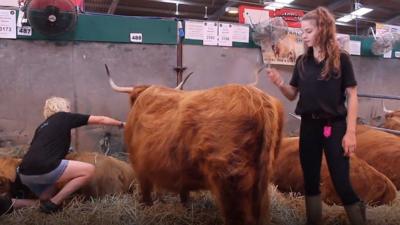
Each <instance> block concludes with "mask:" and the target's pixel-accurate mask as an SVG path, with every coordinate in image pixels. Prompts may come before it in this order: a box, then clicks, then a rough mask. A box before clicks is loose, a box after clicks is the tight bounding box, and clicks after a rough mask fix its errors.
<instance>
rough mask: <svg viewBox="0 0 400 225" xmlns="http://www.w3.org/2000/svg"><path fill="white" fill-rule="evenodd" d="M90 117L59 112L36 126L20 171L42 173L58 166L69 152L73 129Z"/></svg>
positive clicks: (26, 173) (23, 172)
mask: <svg viewBox="0 0 400 225" xmlns="http://www.w3.org/2000/svg"><path fill="white" fill-rule="evenodd" d="M88 119H89V115H83V114H77V113H67V112H58V113H55V114H53V115H51V116H50V117H49V118H47V119H46V120H45V121H44V122H43V123H42V124H40V126H39V127H38V128H36V131H35V135H34V137H33V139H32V142H31V145H30V147H29V150H28V152H27V153H26V155H25V156H24V158H23V159H22V163H21V165H20V166H19V172H20V173H22V174H24V175H40V174H45V173H48V172H50V171H52V170H54V169H55V168H57V166H58V165H59V164H60V162H61V160H62V159H64V157H65V156H66V155H67V153H68V150H69V147H70V142H71V129H73V128H76V127H80V126H83V125H86V124H87V123H88Z"/></svg>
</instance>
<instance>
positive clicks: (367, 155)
mask: <svg viewBox="0 0 400 225" xmlns="http://www.w3.org/2000/svg"><path fill="white" fill-rule="evenodd" d="M355 153H356V155H357V156H358V157H359V158H361V159H363V160H365V161H366V162H367V163H368V164H370V165H371V166H373V167H374V168H375V169H377V170H378V171H379V172H381V173H383V174H385V175H386V176H387V177H388V178H389V179H390V180H391V181H392V182H393V183H394V185H395V186H396V188H397V189H400V172H399V171H400V166H399V160H400V137H398V136H396V135H393V134H389V133H386V132H383V131H379V130H374V129H371V128H368V127H366V126H363V125H359V126H357V149H356V151H355Z"/></svg>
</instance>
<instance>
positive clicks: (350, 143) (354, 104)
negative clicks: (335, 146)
mask: <svg viewBox="0 0 400 225" xmlns="http://www.w3.org/2000/svg"><path fill="white" fill-rule="evenodd" d="M346 93H347V98H348V100H347V129H346V134H345V135H344V137H343V141H342V146H343V149H344V151H345V155H350V154H351V153H353V152H354V151H355V149H356V126H357V113H358V97H357V87H356V86H354V87H348V88H346Z"/></svg>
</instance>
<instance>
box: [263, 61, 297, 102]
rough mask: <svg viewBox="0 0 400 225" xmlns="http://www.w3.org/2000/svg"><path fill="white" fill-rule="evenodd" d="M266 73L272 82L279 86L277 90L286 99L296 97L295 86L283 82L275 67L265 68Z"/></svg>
mask: <svg viewBox="0 0 400 225" xmlns="http://www.w3.org/2000/svg"><path fill="white" fill-rule="evenodd" d="M267 75H268V77H269V79H270V80H271V81H272V83H273V84H275V85H276V86H277V87H278V88H279V90H280V91H281V92H282V94H283V95H284V96H285V97H286V98H287V99H289V100H290V101H293V100H295V99H296V97H297V94H298V90H297V88H296V87H293V86H292V85H289V84H285V81H284V80H283V79H282V77H281V75H280V74H279V72H278V71H277V70H276V69H273V68H272V69H267Z"/></svg>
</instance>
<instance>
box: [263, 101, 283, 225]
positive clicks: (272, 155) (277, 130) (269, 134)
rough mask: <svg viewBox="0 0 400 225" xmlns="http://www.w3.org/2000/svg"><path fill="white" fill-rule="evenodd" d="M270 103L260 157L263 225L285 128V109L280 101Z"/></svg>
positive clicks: (267, 219)
mask: <svg viewBox="0 0 400 225" xmlns="http://www.w3.org/2000/svg"><path fill="white" fill-rule="evenodd" d="M267 102H268V103H269V107H264V108H267V109H268V110H265V111H264V112H263V114H264V115H265V118H264V128H263V144H262V149H261V153H260V157H259V163H258V165H259V166H258V168H259V173H260V174H259V180H258V193H260V200H261V202H260V206H261V207H260V212H259V215H260V217H261V220H260V221H261V224H266V223H268V221H269V214H268V212H269V205H270V202H269V194H268V184H269V180H270V179H271V176H272V175H273V168H274V162H275V159H276V158H277V157H278V153H279V149H280V145H281V139H282V128H283V107H282V104H281V102H280V101H278V100H277V99H275V98H274V97H271V96H269V99H268V101H267Z"/></svg>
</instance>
